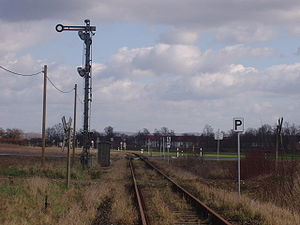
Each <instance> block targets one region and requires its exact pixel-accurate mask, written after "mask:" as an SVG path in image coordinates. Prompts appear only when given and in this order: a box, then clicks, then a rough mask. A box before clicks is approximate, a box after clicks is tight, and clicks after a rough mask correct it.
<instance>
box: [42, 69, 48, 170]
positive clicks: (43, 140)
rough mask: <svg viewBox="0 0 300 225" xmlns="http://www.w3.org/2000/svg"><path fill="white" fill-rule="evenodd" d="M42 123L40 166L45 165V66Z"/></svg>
mask: <svg viewBox="0 0 300 225" xmlns="http://www.w3.org/2000/svg"><path fill="white" fill-rule="evenodd" d="M43 73H44V93H43V121H42V166H44V164H45V147H46V114H47V113H46V111H47V107H46V105H47V65H44V70H43Z"/></svg>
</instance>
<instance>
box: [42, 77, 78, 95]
mask: <svg viewBox="0 0 300 225" xmlns="http://www.w3.org/2000/svg"><path fill="white" fill-rule="evenodd" d="M47 80H48V81H49V82H50V84H51V85H52V86H53V87H54V88H55V89H56V90H58V91H59V92H61V93H64V94H68V93H71V92H72V91H74V88H72V89H71V90H69V91H63V90H61V89H59V88H58V87H57V86H56V85H55V84H54V83H53V82H52V81H51V80H50V78H49V77H48V76H47Z"/></svg>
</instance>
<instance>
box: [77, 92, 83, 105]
mask: <svg viewBox="0 0 300 225" xmlns="http://www.w3.org/2000/svg"><path fill="white" fill-rule="evenodd" d="M77 98H78V101H79V102H80V103H81V104H84V103H83V101H82V100H81V98H80V97H79V95H78V94H77Z"/></svg>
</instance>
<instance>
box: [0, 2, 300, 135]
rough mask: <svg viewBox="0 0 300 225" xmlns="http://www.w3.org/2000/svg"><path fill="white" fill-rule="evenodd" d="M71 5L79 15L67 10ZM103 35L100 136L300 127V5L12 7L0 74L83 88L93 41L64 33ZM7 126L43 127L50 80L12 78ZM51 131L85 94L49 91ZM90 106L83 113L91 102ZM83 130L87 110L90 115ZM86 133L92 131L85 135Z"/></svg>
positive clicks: (2, 82)
mask: <svg viewBox="0 0 300 225" xmlns="http://www.w3.org/2000/svg"><path fill="white" fill-rule="evenodd" d="M63 6H68V7H63ZM86 18H89V19H91V24H92V25H95V26H97V31H96V35H95V36H94V38H93V62H94V64H93V103H92V119H91V121H92V123H91V128H92V129H96V130H99V131H102V130H103V128H104V127H106V126H108V125H111V126H113V127H114V128H115V130H119V131H132V132H136V131H138V130H140V129H143V128H148V129H149V130H150V131H153V130H154V129H155V128H160V127H162V126H166V127H168V128H170V129H173V130H175V132H178V133H180V132H201V131H202V129H203V127H204V126H205V125H206V124H210V125H211V126H213V128H214V129H215V130H217V129H218V128H220V129H221V130H223V131H228V130H230V129H231V128H232V127H231V126H232V118H233V117H239V116H242V117H245V123H246V124H245V127H246V128H249V127H254V128H255V127H259V126H260V125H261V124H262V123H269V124H271V125H273V124H275V123H276V121H277V119H278V117H281V116H283V118H284V120H285V121H288V122H289V123H290V124H292V123H295V124H300V119H299V116H298V114H299V113H298V112H299V109H300V104H299V103H298V99H299V97H300V96H299V94H300V91H299V90H298V86H299V85H298V84H299V82H300V62H299V61H300V54H299V53H300V51H299V50H298V48H300V29H299V28H298V27H299V23H300V3H299V2H298V1H296V0H287V1H284V2H282V1H279V0H267V1H259V0H252V1H236V0H228V1H226V2H224V1H221V0H210V1H209V0H201V1H199V0H188V1H185V2H183V1H174V0H172V1H171V0H166V1H164V2H162V1H158V0H153V1H149V0H143V1H138V0H128V1H119V0H111V1H101V2H99V1H96V0H92V1H89V2H88V4H87V3H86V2H85V1H80V0H76V1H75V0H66V1H63V2H61V1H58V0H54V1H51V2H50V1H37V0H36V1H29V0H24V1H18V0H15V1H6V0H2V1H1V9H0V28H1V30H2V31H5V32H3V33H2V41H1V43H0V53H1V54H0V65H1V66H4V67H6V68H8V69H11V70H13V71H16V72H21V73H31V72H36V71H39V70H41V69H42V67H43V65H45V64H46V65H48V67H49V77H50V78H51V80H52V81H53V82H54V83H55V84H56V85H57V86H58V87H59V88H61V89H63V90H70V89H71V88H72V87H73V86H74V84H75V83H77V84H78V85H79V94H80V96H81V98H83V97H82V92H83V79H81V77H79V76H78V74H77V72H76V67H77V66H80V65H81V63H82V52H83V43H82V41H81V40H80V39H79V37H78V35H77V33H76V32H62V33H57V32H56V31H55V26H56V24H58V23H62V24H64V25H83V24H84V23H83V21H84V19H86ZM0 87H1V90H2V95H1V96H0V107H1V112H0V118H1V119H0V127H3V128H13V127H16V128H21V129H23V130H24V131H26V132H31V131H33V132H40V130H41V109H42V106H41V91H42V77H41V76H40V77H35V78H23V77H13V76H10V75H8V74H7V73H6V72H5V71H0ZM48 96H49V98H48V118H47V119H48V126H53V125H54V124H56V123H59V122H60V120H61V117H62V116H63V115H65V116H72V107H73V105H72V104H73V102H72V101H73V95H72V93H71V94H61V93H59V92H57V91H56V90H55V89H54V88H53V87H51V86H50V84H49V87H48ZM79 105H80V104H79ZM78 118H79V121H78V124H82V105H81V107H79V109H78ZM79 127H80V126H79Z"/></svg>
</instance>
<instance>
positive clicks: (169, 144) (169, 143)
mask: <svg viewBox="0 0 300 225" xmlns="http://www.w3.org/2000/svg"><path fill="white" fill-rule="evenodd" d="M170 148H171V137H167V149H168V163H170Z"/></svg>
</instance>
